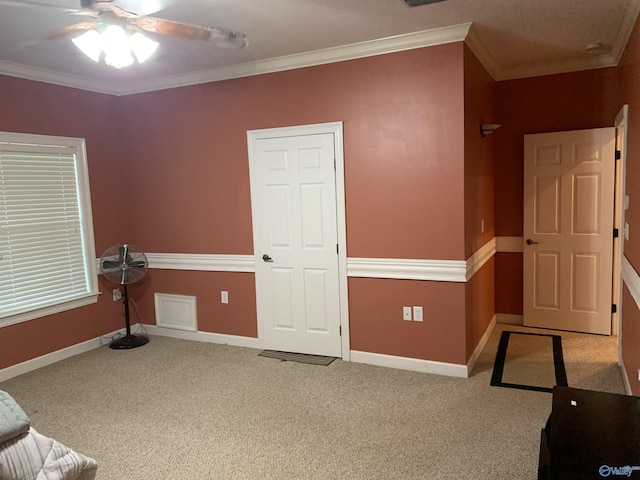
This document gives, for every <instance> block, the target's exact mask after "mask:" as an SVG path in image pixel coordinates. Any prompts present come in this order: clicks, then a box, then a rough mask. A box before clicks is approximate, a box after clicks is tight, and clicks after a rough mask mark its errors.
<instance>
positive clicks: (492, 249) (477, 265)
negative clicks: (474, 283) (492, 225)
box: [466, 238, 496, 281]
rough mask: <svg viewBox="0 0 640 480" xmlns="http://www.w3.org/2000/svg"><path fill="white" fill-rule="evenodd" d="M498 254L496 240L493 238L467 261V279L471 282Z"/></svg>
mask: <svg viewBox="0 0 640 480" xmlns="http://www.w3.org/2000/svg"><path fill="white" fill-rule="evenodd" d="M495 254H496V239H495V238H492V239H491V240H489V241H488V242H487V243H485V244H484V245H483V246H482V247H480V248H479V249H478V250H476V252H475V253H474V254H473V255H471V256H470V257H469V258H468V259H467V278H466V280H467V281H469V280H471V277H473V276H474V275H475V274H476V273H478V271H479V270H480V269H481V268H482V267H483V265H484V264H485V263H487V262H488V261H489V259H491V257H493V256H494V255H495Z"/></svg>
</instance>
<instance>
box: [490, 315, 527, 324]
mask: <svg viewBox="0 0 640 480" xmlns="http://www.w3.org/2000/svg"><path fill="white" fill-rule="evenodd" d="M496 322H497V323H506V324H507V325H522V324H523V323H522V315H512V314H510V313H496Z"/></svg>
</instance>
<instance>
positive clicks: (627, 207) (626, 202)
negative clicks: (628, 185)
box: [624, 195, 630, 210]
mask: <svg viewBox="0 0 640 480" xmlns="http://www.w3.org/2000/svg"><path fill="white" fill-rule="evenodd" d="M629 203H630V200H629V195H625V196H624V209H625V210H629Z"/></svg>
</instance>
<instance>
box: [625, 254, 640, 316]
mask: <svg viewBox="0 0 640 480" xmlns="http://www.w3.org/2000/svg"><path fill="white" fill-rule="evenodd" d="M621 266H622V279H623V280H624V284H625V285H626V286H627V288H628V289H629V292H630V293H631V296H632V297H633V299H634V300H635V302H636V307H637V308H638V309H640V275H638V272H636V270H635V268H633V265H631V262H629V260H628V259H627V257H626V256H625V255H623V256H622V265H621ZM623 308H624V306H623Z"/></svg>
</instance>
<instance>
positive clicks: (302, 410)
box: [0, 325, 624, 480]
mask: <svg viewBox="0 0 640 480" xmlns="http://www.w3.org/2000/svg"><path fill="white" fill-rule="evenodd" d="M503 329H508V330H516V331H530V330H529V329H524V328H518V327H515V328H514V327H513V326H511V325H508V326H500V325H498V326H497V327H496V329H495V330H494V332H493V334H492V336H491V339H490V341H489V342H488V344H487V346H486V348H485V351H484V352H483V354H482V355H481V356H480V359H479V361H478V363H477V365H476V368H475V369H474V372H473V375H472V377H471V378H469V379H456V378H449V377H442V376H437V375H427V374H421V373H415V372H409V371H402V370H394V369H389V368H382V367H375V366H370V365H362V364H356V363H349V362H343V361H341V360H336V361H334V362H333V363H332V364H331V365H329V366H327V367H321V366H316V365H305V364H301V363H294V362H278V361H274V360H273V359H269V358H264V357H260V356H258V353H259V351H257V350H252V349H246V348H238V347H229V346H223V345H215V344H207V343H198V342H189V341H185V340H177V339H170V338H166V337H152V339H151V342H150V343H149V344H148V345H147V346H144V347H142V348H139V349H135V350H130V351H114V350H110V349H108V348H101V349H98V350H94V351H91V352H88V353H85V354H82V355H79V356H76V357H73V358H70V359H68V360H65V361H62V362H59V363H58V364H55V365H51V366H49V367H45V368H42V369H40V370H37V371H34V372H31V373H28V374H25V375H22V376H20V377H16V378H14V379H11V380H9V381H6V382H3V383H0V389H2V390H6V391H8V392H9V393H10V394H11V395H12V396H13V397H14V398H15V399H16V400H17V401H18V402H19V403H20V404H21V406H22V407H23V408H24V410H25V411H26V413H27V414H28V415H29V416H30V418H31V421H32V424H33V426H34V427H35V428H36V429H37V430H39V431H40V432H41V433H43V434H47V435H50V436H52V437H55V438H56V439H58V440H59V441H61V442H63V443H65V444H67V445H68V446H70V447H73V448H75V449H77V450H78V451H80V452H82V453H84V454H86V455H89V456H92V457H93V458H95V459H96V460H97V461H98V463H99V465H100V466H99V469H98V478H99V479H100V480H111V479H113V480H138V479H139V480H143V479H144V480H147V479H158V480H173V479H176V480H177V479H189V480H190V479H293V478H295V479H353V480H358V479H403V480H404V479H430V480H438V479H453V478H455V479H474V480H478V479H498V480H499V479H513V478H517V479H519V480H527V479H535V478H536V471H537V457H538V441H539V438H540V429H541V428H542V427H543V426H544V423H545V421H546V419H547V416H548V415H549V413H550V408H551V395H550V394H549V393H544V392H532V391H524V390H516V389H510V388H496V387H492V386H490V385H489V383H490V379H491V373H492V367H493V361H494V359H495V354H496V349H497V346H498V341H499V337H500V333H501V331H502V330H503ZM553 333H557V332H553ZM562 337H563V349H564V359H565V365H566V369H567V378H568V382H569V385H570V386H572V387H579V388H586V389H593V390H600V391H610V392H617V393H623V392H624V387H623V383H622V377H621V375H620V371H619V368H618V366H617V365H616V359H617V349H616V348H617V338H615V337H599V336H593V335H578V334H564V333H563V334H562Z"/></svg>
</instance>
